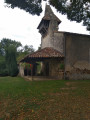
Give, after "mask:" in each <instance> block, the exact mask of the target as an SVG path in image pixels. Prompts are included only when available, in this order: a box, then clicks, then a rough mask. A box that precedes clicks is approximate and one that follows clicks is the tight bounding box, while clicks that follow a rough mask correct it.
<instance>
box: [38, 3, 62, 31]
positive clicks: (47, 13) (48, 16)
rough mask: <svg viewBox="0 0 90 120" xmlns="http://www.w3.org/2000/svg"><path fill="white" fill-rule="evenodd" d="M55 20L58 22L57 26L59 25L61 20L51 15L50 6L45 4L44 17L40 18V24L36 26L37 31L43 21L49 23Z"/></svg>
mask: <svg viewBox="0 0 90 120" xmlns="http://www.w3.org/2000/svg"><path fill="white" fill-rule="evenodd" d="M52 19H53V20H56V21H57V22H58V25H59V24H60V23H61V20H60V19H59V18H58V17H57V16H56V15H55V14H54V13H53V11H52V9H51V7H50V5H47V4H46V8H45V14H44V17H43V18H42V20H41V22H40V24H39V25H38V27H37V29H39V27H40V26H41V24H42V22H43V21H45V20H46V21H51V20H52Z"/></svg>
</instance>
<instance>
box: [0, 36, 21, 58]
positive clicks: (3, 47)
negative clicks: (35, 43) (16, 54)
mask: <svg viewBox="0 0 90 120" xmlns="http://www.w3.org/2000/svg"><path fill="white" fill-rule="evenodd" d="M12 45H13V46H14V47H15V50H16V51H17V50H18V48H19V47H20V46H22V44H21V43H20V42H17V41H15V40H11V39H7V38H3V39H2V40H1V42H0V53H1V54H2V55H3V56H5V55H6V51H7V49H8V48H9V47H10V46H12Z"/></svg>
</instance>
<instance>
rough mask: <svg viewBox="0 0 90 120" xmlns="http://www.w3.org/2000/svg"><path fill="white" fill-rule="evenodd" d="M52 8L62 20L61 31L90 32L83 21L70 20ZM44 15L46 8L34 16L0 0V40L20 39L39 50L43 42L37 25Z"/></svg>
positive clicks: (24, 43) (23, 43)
mask: <svg viewBox="0 0 90 120" xmlns="http://www.w3.org/2000/svg"><path fill="white" fill-rule="evenodd" d="M43 9H45V2H44V3H43ZM52 10H53V11H54V13H55V14H56V15H57V16H58V18H59V19H60V20H61V21H62V23H61V24H60V25H59V31H67V32H74V33H81V34H89V31H86V27H84V26H82V23H76V22H70V21H69V20H67V18H66V16H64V15H61V14H60V13H57V12H56V10H55V9H54V8H53V7H52ZM43 16H44V10H43V12H42V13H41V15H40V16H36V15H35V16H32V15H31V14H29V13H26V12H25V11H24V10H20V9H18V8H15V9H11V8H7V7H5V6H4V0H0V40H1V39H3V38H9V39H12V40H16V41H20V42H21V43H22V45H26V44H27V45H33V47H34V48H35V49H36V50H37V49H38V46H39V45H40V43H41V35H40V34H39V32H38V29H37V26H38V25H39V23H40V21H41V19H42V17H43Z"/></svg>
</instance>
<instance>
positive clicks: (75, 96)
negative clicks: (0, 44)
mask: <svg viewBox="0 0 90 120" xmlns="http://www.w3.org/2000/svg"><path fill="white" fill-rule="evenodd" d="M89 113H90V80H77V81H74V80H52V81H36V82H35V81H32V82H29V81H25V80H24V79H23V78H20V77H13V78H12V77H0V120H90V114H89Z"/></svg>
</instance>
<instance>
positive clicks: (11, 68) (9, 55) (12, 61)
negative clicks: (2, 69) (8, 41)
mask: <svg viewBox="0 0 90 120" xmlns="http://www.w3.org/2000/svg"><path fill="white" fill-rule="evenodd" d="M6 65H7V69H8V73H9V75H10V76H12V77H13V76H17V74H18V66H17V61H16V48H15V46H13V45H12V46H10V47H8V49H7V51H6Z"/></svg>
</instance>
